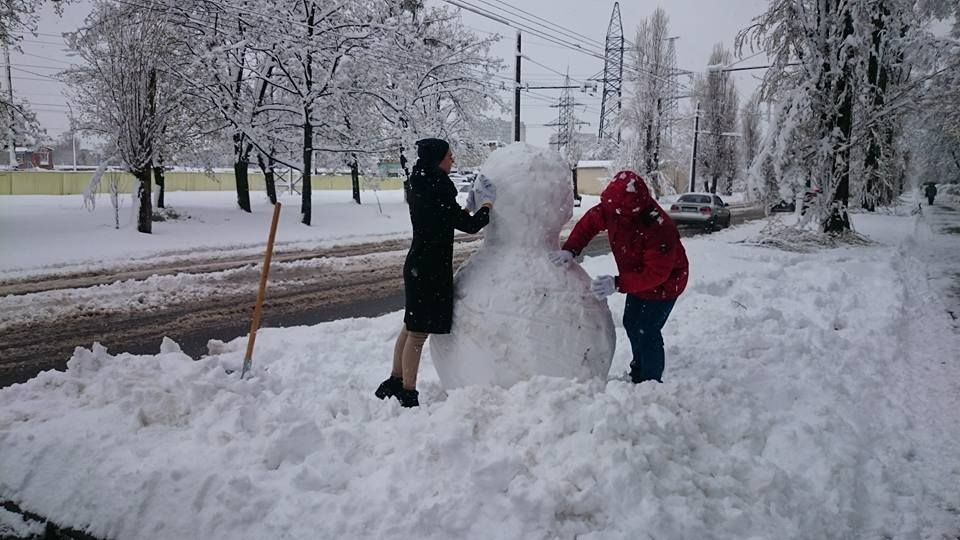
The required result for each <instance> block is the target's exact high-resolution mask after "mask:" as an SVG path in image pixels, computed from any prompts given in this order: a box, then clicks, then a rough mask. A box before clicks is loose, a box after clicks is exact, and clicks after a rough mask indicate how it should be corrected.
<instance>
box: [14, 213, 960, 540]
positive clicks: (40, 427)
mask: <svg viewBox="0 0 960 540" xmlns="http://www.w3.org/2000/svg"><path fill="white" fill-rule="evenodd" d="M0 201H2V199H0ZM345 204H349V201H347V202H346V203H345ZM585 206H586V205H585ZM924 210H925V211H924V213H923V214H919V215H912V216H911V215H906V216H896V215H855V216H854V217H853V219H854V224H855V226H856V228H857V229H858V230H859V231H860V232H861V233H863V234H866V235H868V236H869V237H870V238H871V239H872V240H873V241H874V242H875V243H874V244H872V245H869V246H865V247H845V248H838V249H831V250H819V251H816V252H813V253H795V252H784V251H778V250H773V249H769V248H763V247H758V246H754V245H751V244H750V243H749V242H748V240H750V239H752V238H755V237H756V236H757V234H758V233H759V231H760V229H761V227H763V224H762V223H754V224H749V225H745V226H741V227H735V228H733V229H730V230H727V231H724V232H721V233H717V234H714V235H710V236H707V237H699V238H694V239H687V240H685V241H684V243H685V245H686V246H687V250H688V255H689V258H690V261H691V270H692V275H691V280H690V283H691V284H690V287H689V289H688V291H687V292H686V294H685V295H684V296H683V297H682V298H681V299H680V301H679V302H678V304H677V307H676V309H675V311H674V313H673V315H672V316H671V319H670V321H669V322H668V324H667V326H666V328H665V331H664V332H665V340H666V342H667V371H666V373H665V384H663V385H651V383H647V384H644V385H640V386H634V385H632V384H629V383H626V382H624V381H623V380H622V379H620V378H618V375H619V374H620V373H622V372H624V371H625V370H626V367H627V363H628V361H629V352H628V351H629V347H628V343H627V340H626V336H625V334H624V332H623V330H622V328H618V336H617V337H618V341H617V352H616V355H615V358H614V365H613V368H612V370H611V376H610V380H609V381H604V380H595V381H592V382H586V383H577V382H573V381H569V380H562V379H549V378H537V379H533V380H530V381H527V382H522V383H520V384H517V385H516V386H514V387H512V388H509V389H501V388H493V387H468V388H465V389H461V390H455V391H451V392H449V393H446V392H444V391H443V390H442V389H441V387H440V385H439V381H438V379H437V376H436V373H435V370H434V368H433V366H432V364H431V361H430V357H429V348H428V350H427V354H426V356H425V358H424V365H423V366H421V384H420V389H421V401H422V402H423V403H424V406H423V407H421V408H420V409H416V410H406V409H400V408H399V406H398V404H397V403H396V402H393V401H390V402H381V401H378V400H376V399H375V398H374V397H373V395H372V391H373V389H374V388H375V386H376V384H377V383H378V382H379V381H380V380H382V379H383V378H384V377H385V376H386V375H387V374H388V372H389V359H390V355H391V352H392V347H393V339H394V337H395V333H396V331H397V329H398V328H399V325H400V321H401V313H393V314H390V315H386V316H383V317H379V318H376V319H352V320H341V321H336V322H332V323H325V324H321V325H318V326H314V327H299V328H287V329H266V330H264V331H263V332H261V333H260V334H258V338H257V349H256V353H255V358H254V362H255V364H254V377H253V378H250V379H248V380H244V381H240V380H239V379H238V375H237V373H236V371H235V370H236V369H237V368H238V367H239V365H240V363H241V360H242V357H243V352H244V346H245V341H244V340H236V341H233V342H230V343H226V344H221V343H212V344H211V354H210V355H209V356H207V357H206V358H204V359H202V360H200V361H192V360H191V359H190V358H188V357H186V356H185V355H183V354H181V353H180V352H179V351H178V347H177V346H176V344H174V343H172V342H166V343H165V344H164V345H163V346H162V348H161V350H160V351H158V354H156V355H145V356H133V355H129V354H122V353H121V354H116V355H113V354H109V353H107V352H106V351H104V350H103V349H102V348H98V347H94V348H93V349H92V350H85V349H78V350H77V351H76V353H75V354H74V356H73V358H72V359H71V360H70V363H69V369H68V371H67V372H66V373H58V372H47V373H44V374H41V375H40V376H38V377H37V378H35V379H33V380H31V381H30V382H28V383H26V384H22V385H15V386H12V387H8V388H5V389H2V390H0V449H2V451H0V499H6V500H12V501H14V502H17V503H18V504H19V505H20V506H21V507H22V508H24V509H26V510H30V511H32V512H35V513H38V514H41V515H44V516H47V517H49V518H51V519H53V520H54V521H55V522H57V523H58V524H60V525H65V526H70V527H74V528H77V529H83V530H86V531H88V532H90V533H91V534H94V535H96V536H99V537H110V538H385V537H394V536H399V537H418V538H438V539H439V538H573V537H577V538H588V539H589V538H595V539H600V538H731V539H733V538H736V539H745V538H755V539H766V538H791V539H793V538H795V539H809V538H818V539H824V538H838V539H839V538H896V539H901V538H902V539H914V538H929V539H944V538H949V539H953V538H956V537H957V536H958V535H960V452H958V450H957V449H958V448H960V417H958V415H957V413H956V411H958V410H960V361H958V355H957V352H956V351H957V350H960V338H958V334H957V333H956V330H955V329H954V328H952V327H951V324H952V321H951V317H950V316H949V315H948V312H947V309H948V306H947V305H946V304H945V302H948V301H949V297H948V292H947V290H946V289H947V288H948V287H949V286H950V285H949V284H950V281H949V280H947V279H944V276H945V275H947V274H949V273H950V272H956V271H957V268H956V266H954V265H956V264H957V263H958V261H957V259H956V258H957V254H958V253H960V235H956V234H943V232H942V231H943V230H944V228H945V227H948V226H949V224H950V223H953V224H954V226H960V223H958V221H960V212H953V213H952V214H951V213H950V212H949V211H947V210H940V211H929V210H928V209H926V208H924ZM396 211H399V210H396ZM374 212H375V207H374ZM5 213H6V212H2V211H0V215H3V214H5ZM234 214H236V213H233V214H231V218H233V216H234ZM265 214H266V211H265V210H264V207H263V206H262V205H261V206H259V207H258V212H256V213H255V214H254V215H253V217H256V218H257V219H258V220H259V222H258V223H257V224H256V226H255V227H252V228H251V230H256V231H258V234H260V229H261V226H262V225H263V224H264V223H265V219H266V218H265V217H264V215H265ZM290 214H294V215H295V214H296V212H289V213H288V215H287V217H288V218H289V219H291V220H292V224H293V223H295V221H296V219H295V217H291V216H290ZM236 215H238V216H239V214H236ZM320 215H321V211H318V212H317V216H318V218H317V223H318V224H319V223H321V218H319V216H320ZM253 217H251V219H252V218H253ZM3 219H7V218H6V217H4V218H3ZM233 219H241V220H243V219H246V218H245V217H242V216H241V217H239V218H233ZM395 219H397V220H399V217H397V218H395ZM221 225H224V224H221ZM404 226H408V225H407V224H406V223H404ZM226 229H229V227H225V230H226ZM316 229H317V232H318V233H319V232H320V231H321V227H320V226H319V225H318V226H317V227H316ZM402 229H403V228H402V227H398V230H402ZM0 230H5V228H2V225H0ZM312 230H313V229H311V231H312ZM288 240H298V239H297V238H288ZM310 240H311V241H313V240H316V239H310ZM238 241H242V240H238ZM177 247H179V246H177ZM6 249H7V248H6V247H4V253H6ZM80 255H83V253H80ZM532 256H544V257H545V256H546V254H545V253H544V254H541V255H532ZM4 264H5V265H6V264H7V263H6V261H5V262H4ZM584 266H585V268H586V269H587V270H588V271H589V272H590V273H591V274H599V273H611V272H613V271H614V269H615V267H614V264H613V260H612V258H611V257H610V256H605V257H596V258H590V259H588V260H586V261H585V263H584ZM931 278H935V279H931ZM610 304H611V308H612V310H613V311H614V316H615V318H617V319H619V317H620V315H622V311H623V304H624V298H623V296H622V295H615V296H614V297H612V300H611V302H610ZM5 516H6V514H0V523H3V522H4V520H6V519H7V518H6V517H5ZM10 519H11V520H12V519H14V518H10ZM18 526H19V527H20V528H21V529H22V528H23V527H25V525H24V524H19V525H18ZM8 528H11V529H13V528H14V525H10V526H9V527H8ZM3 530H4V529H3V526H2V525H0V531H3Z"/></svg>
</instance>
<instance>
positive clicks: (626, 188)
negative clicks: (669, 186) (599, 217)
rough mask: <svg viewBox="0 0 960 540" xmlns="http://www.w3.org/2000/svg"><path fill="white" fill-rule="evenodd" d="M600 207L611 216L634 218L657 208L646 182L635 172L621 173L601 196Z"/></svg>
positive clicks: (615, 176)
mask: <svg viewBox="0 0 960 540" xmlns="http://www.w3.org/2000/svg"><path fill="white" fill-rule="evenodd" d="M600 206H601V207H603V209H604V211H605V213H607V214H608V215H611V216H620V217H633V216H638V215H640V214H641V212H643V211H644V210H649V209H651V208H655V207H656V206H657V202H656V201H655V200H653V197H651V196H650V190H648V189H647V184H646V182H644V181H643V178H640V175H638V174H637V173H635V172H633V171H620V172H618V173H617V174H615V175H614V176H613V180H612V181H611V182H610V183H609V184H607V187H606V188H605V189H604V190H603V193H602V194H601V195H600Z"/></svg>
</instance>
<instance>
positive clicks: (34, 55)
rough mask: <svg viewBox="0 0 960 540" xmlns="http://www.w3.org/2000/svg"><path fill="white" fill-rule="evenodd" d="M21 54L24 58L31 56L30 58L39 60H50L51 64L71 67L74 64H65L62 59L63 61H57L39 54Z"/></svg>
mask: <svg viewBox="0 0 960 540" xmlns="http://www.w3.org/2000/svg"><path fill="white" fill-rule="evenodd" d="M20 54H22V55H23V56H30V57H33V58H39V59H41V60H49V61H51V62H57V63H61V64H63V65H65V66H70V65H72V64H70V63H69V62H64V61H63V60H62V59H61V60H57V59H56V58H50V57H49V56H40V55H39V54H33V53H28V52H23V53H20Z"/></svg>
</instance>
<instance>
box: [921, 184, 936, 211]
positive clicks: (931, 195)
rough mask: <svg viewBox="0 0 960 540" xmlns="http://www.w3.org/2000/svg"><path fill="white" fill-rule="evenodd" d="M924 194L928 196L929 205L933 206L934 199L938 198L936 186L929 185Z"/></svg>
mask: <svg viewBox="0 0 960 540" xmlns="http://www.w3.org/2000/svg"><path fill="white" fill-rule="evenodd" d="M923 193H924V194H925V195H926V196H927V204H929V205H930V206H933V198H934V197H936V196H937V186H936V184H933V183H930V184H927V188H926V189H924V190H923Z"/></svg>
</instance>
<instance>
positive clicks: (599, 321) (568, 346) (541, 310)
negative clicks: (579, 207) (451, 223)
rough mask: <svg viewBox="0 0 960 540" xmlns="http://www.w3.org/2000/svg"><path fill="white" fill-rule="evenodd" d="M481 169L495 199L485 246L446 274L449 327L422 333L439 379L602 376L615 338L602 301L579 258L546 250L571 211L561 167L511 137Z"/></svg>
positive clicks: (470, 381)
mask: <svg viewBox="0 0 960 540" xmlns="http://www.w3.org/2000/svg"><path fill="white" fill-rule="evenodd" d="M481 174H483V175H484V176H486V177H487V178H489V179H490V180H491V181H492V183H493V184H494V185H495V186H496V189H497V201H496V204H495V205H494V208H493V211H492V212H491V219H490V224H489V225H487V227H486V228H485V229H484V242H483V245H482V246H481V248H480V249H479V250H478V251H477V252H476V253H475V254H474V255H473V256H472V257H470V259H468V260H467V262H466V263H464V265H463V266H462V267H461V268H460V270H459V271H458V272H457V274H456V276H455V278H454V308H453V326H452V328H451V332H450V334H445V335H433V336H431V337H430V352H431V356H432V358H433V363H434V365H435V366H436V369H437V374H438V375H439V376H440V382H441V383H442V384H443V386H444V387H445V388H447V389H452V388H459V387H463V386H468V385H476V384H479V385H489V384H495V385H499V386H503V387H509V386H512V385H513V384H515V383H517V382H519V381H522V380H526V379H529V378H530V377H533V376H535V375H547V376H554V377H568V378H574V379H579V380H585V379H588V378H592V377H604V378H605V377H606V376H607V374H608V373H609V371H610V363H611V361H612V359H613V352H614V348H615V345H616V333H615V331H614V326H613V317H612V316H611V314H610V309H609V308H608V307H607V303H606V301H605V300H597V299H596V298H595V297H594V296H593V295H592V294H591V293H590V277H589V276H588V275H587V273H586V272H585V271H584V270H583V269H582V268H580V266H579V265H576V264H571V265H569V266H568V267H563V268H562V267H557V266H555V265H553V264H552V263H551V262H550V260H549V258H548V255H549V253H550V252H552V251H555V250H557V249H559V237H560V231H561V230H562V228H563V225H564V224H565V223H567V222H568V221H569V220H570V218H571V216H572V215H573V190H572V187H571V182H570V171H569V169H568V167H567V166H566V164H565V163H564V162H563V160H562V159H561V157H560V155H559V154H558V153H556V152H553V151H550V150H545V149H540V148H536V147H533V146H529V145H527V144H524V143H514V144H512V145H510V146H507V147H505V148H501V149H499V150H496V151H495V152H493V153H492V154H491V155H490V157H489V158H488V159H487V161H486V162H485V163H484V164H483V167H482V168H481Z"/></svg>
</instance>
